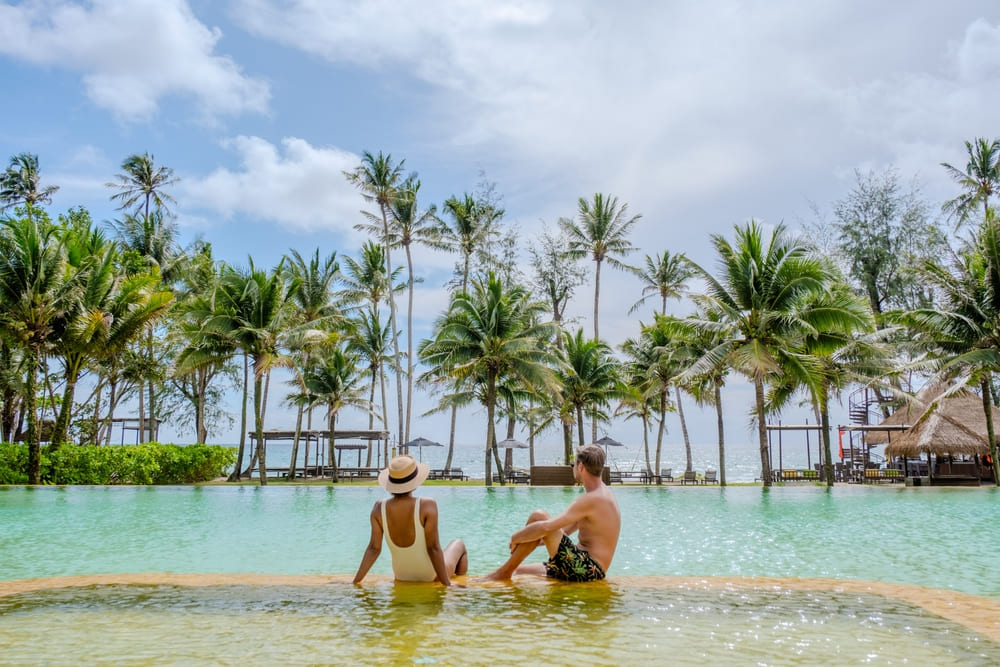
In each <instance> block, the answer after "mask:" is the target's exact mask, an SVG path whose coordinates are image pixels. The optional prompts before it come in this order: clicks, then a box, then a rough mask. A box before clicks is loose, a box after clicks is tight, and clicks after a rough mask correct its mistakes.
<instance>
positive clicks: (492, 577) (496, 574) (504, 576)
mask: <svg viewBox="0 0 1000 667" xmlns="http://www.w3.org/2000/svg"><path fill="white" fill-rule="evenodd" d="M476 581H510V573H509V572H502V571H501V570H494V571H493V572H490V573H489V574H487V575H486V576H485V577H480V578H478V579H476Z"/></svg>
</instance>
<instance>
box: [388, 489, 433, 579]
mask: <svg viewBox="0 0 1000 667" xmlns="http://www.w3.org/2000/svg"><path fill="white" fill-rule="evenodd" d="M415 500H416V502H415V503H413V532H414V533H415V536H414V538H413V544H411V545H410V546H408V547H401V546H398V545H397V544H396V543H395V542H393V541H392V536H390V535H389V522H388V521H387V519H386V517H385V505H386V503H387V502H389V501H388V500H383V501H382V526H383V528H384V529H385V530H384V532H385V543H386V544H388V545H389V553H390V554H392V571H393V574H395V575H396V579H398V580H400V581H434V580H435V579H436V578H437V573H436V572H435V571H434V565H433V564H432V563H431V557H430V556H429V555H428V554H427V540H426V539H425V538H424V527H423V526H422V525H421V524H420V498H415Z"/></svg>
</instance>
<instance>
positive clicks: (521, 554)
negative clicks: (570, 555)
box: [484, 510, 563, 581]
mask: <svg viewBox="0 0 1000 667" xmlns="http://www.w3.org/2000/svg"><path fill="white" fill-rule="evenodd" d="M548 518H549V515H548V513H547V512H546V511H545V510H535V511H534V512H532V513H531V515H530V516H528V520H527V522H525V525H528V524H531V523H534V522H535V521H545V520H546V519H548ZM562 535H563V534H562V531H561V530H557V531H555V532H553V533H549V534H548V535H546V536H545V537H543V538H542V539H540V540H538V542H535V543H533V544H532V543H528V542H523V543H521V544H518V545H517V546H516V547H514V550H513V551H511V552H510V558H508V559H507V561H506V562H505V563H504V564H503V565H501V566H500V567H498V568H497V569H496V570H495V571H493V572H491V573H490V574H488V575H486V577H484V578H485V579H489V580H493V581H503V580H506V579H510V578H511V577H512V576H513V575H514V573H515V572H516V573H517V574H539V575H543V576H544V575H545V565H543V564H542V563H529V564H528V565H521V563H523V562H524V559H526V558H527V557H528V556H529V555H530V554H531V552H532V551H534V550H535V549H536V548H538V547H539V546H541V545H543V544H544V545H545V548H546V549H547V550H548V552H549V557H552V556H553V555H554V554H555V553H556V550H557V549H558V548H559V542H560V540H562Z"/></svg>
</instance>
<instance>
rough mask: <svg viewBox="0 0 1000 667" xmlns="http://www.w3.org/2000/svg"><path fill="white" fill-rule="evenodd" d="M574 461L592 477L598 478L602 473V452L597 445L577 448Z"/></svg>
mask: <svg viewBox="0 0 1000 667" xmlns="http://www.w3.org/2000/svg"><path fill="white" fill-rule="evenodd" d="M576 460H577V461H579V462H580V463H582V464H583V467H584V468H586V469H587V472H589V473H590V474H591V475H593V476H594V477H600V476H601V475H602V474H603V473H604V450H603V449H601V448H600V447H598V446H597V445H584V446H583V447H577V449H576Z"/></svg>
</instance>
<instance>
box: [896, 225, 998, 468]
mask: <svg viewBox="0 0 1000 667" xmlns="http://www.w3.org/2000/svg"><path fill="white" fill-rule="evenodd" d="M922 272H923V274H924V276H925V278H926V279H927V280H928V281H929V282H930V283H932V284H933V285H934V286H935V287H936V288H938V290H939V291H940V292H941V295H942V299H941V303H940V305H939V306H938V307H936V308H926V309H920V310H915V311H911V312H908V313H900V314H896V317H897V319H899V320H900V321H902V322H903V323H904V324H907V325H908V326H910V327H912V328H913V329H914V330H915V331H917V332H919V333H920V334H921V336H922V338H923V339H924V340H925V342H926V343H927V344H929V345H930V346H931V347H932V349H934V350H936V351H937V352H938V355H939V356H938V357H937V359H938V369H937V377H938V378H940V379H944V378H955V377H963V376H964V377H966V378H967V380H968V382H969V383H972V384H978V385H979V388H980V391H981V393H982V397H983V412H984V414H985V416H986V432H987V436H988V439H989V447H990V456H991V458H992V460H993V475H994V479H997V480H1000V458H998V457H997V440H996V425H995V424H994V423H993V411H992V405H991V402H990V388H991V384H992V379H993V374H994V373H996V372H997V371H1000V220H998V219H997V218H996V217H995V216H994V214H993V211H992V210H990V211H988V212H987V215H986V219H985V221H984V223H983V225H982V227H981V228H980V229H979V233H978V235H977V237H976V238H975V239H974V241H973V243H972V244H971V245H970V246H969V247H968V248H966V249H965V251H964V252H963V253H962V254H961V255H959V256H956V257H954V259H953V261H952V266H951V267H950V269H949V267H945V266H940V265H937V264H934V263H932V262H926V263H925V264H924V265H923V267H922Z"/></svg>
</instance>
